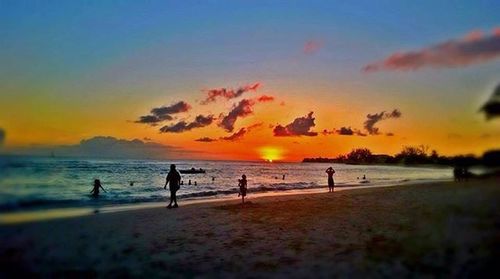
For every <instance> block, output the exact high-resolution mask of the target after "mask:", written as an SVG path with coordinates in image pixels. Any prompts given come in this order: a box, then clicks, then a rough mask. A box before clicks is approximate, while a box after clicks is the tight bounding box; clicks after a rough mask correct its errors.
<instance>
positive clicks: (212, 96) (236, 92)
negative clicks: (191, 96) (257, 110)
mask: <svg viewBox="0 0 500 279" xmlns="http://www.w3.org/2000/svg"><path fill="white" fill-rule="evenodd" d="M260 86H261V83H259V82H257V83H254V84H249V85H244V86H241V87H238V88H237V89H229V88H215V89H208V90H204V91H205V92H206V93H207V98H206V99H205V100H203V101H201V102H200V103H201V104H202V105H206V104H209V103H212V102H215V101H216V100H217V98H219V97H221V98H223V99H226V100H230V99H234V98H238V97H240V96H241V95H243V93H246V92H250V91H257V89H258V88H259V87H260Z"/></svg>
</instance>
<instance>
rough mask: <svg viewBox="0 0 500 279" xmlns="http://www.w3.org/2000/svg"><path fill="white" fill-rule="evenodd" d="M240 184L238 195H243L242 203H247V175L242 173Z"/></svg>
mask: <svg viewBox="0 0 500 279" xmlns="http://www.w3.org/2000/svg"><path fill="white" fill-rule="evenodd" d="M238 186H239V187H240V192H239V193H238V197H239V196H241V203H242V204H243V203H245V196H246V195H247V176H246V175H242V176H241V179H238Z"/></svg>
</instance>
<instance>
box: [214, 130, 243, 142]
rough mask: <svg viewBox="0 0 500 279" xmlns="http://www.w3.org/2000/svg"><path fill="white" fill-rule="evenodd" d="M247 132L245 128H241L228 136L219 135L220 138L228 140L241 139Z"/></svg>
mask: <svg viewBox="0 0 500 279" xmlns="http://www.w3.org/2000/svg"><path fill="white" fill-rule="evenodd" d="M247 132H248V131H247V129H245V128H241V129H240V130H239V131H238V132H236V133H234V134H232V135H230V136H227V137H221V138H220V139H221V140H228V141H237V140H240V139H242V138H243V137H244V136H245V134H246V133H247Z"/></svg>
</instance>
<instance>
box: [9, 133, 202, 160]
mask: <svg viewBox="0 0 500 279" xmlns="http://www.w3.org/2000/svg"><path fill="white" fill-rule="evenodd" d="M8 153H11V154H19V155H37V156H48V155H49V154H52V153H53V154H55V155H56V156H58V157H89V158H130V159H166V158H168V159H172V158H186V157H188V156H187V155H189V154H192V153H195V152H193V151H188V150H184V149H181V148H177V147H173V146H169V145H163V144H160V143H155V142H144V141H142V140H139V139H133V140H127V139H117V138H115V137H110V136H96V137H93V138H89V139H84V140H82V141H80V143H79V144H75V145H58V146H30V147H22V148H14V149H9V150H8ZM191 156H192V155H191Z"/></svg>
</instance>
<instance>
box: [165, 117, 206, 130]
mask: <svg viewBox="0 0 500 279" xmlns="http://www.w3.org/2000/svg"><path fill="white" fill-rule="evenodd" d="M214 120H215V117H214V116H213V115H208V116H203V115H201V114H200V115H198V116H196V118H195V120H194V121H193V122H191V123H187V122H186V121H180V122H177V123H175V124H173V125H167V126H163V127H162V128H161V129H160V132H162V133H182V132H186V131H189V130H192V129H195V128H202V127H205V126H208V125H210V124H212V122H213V121H214Z"/></svg>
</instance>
